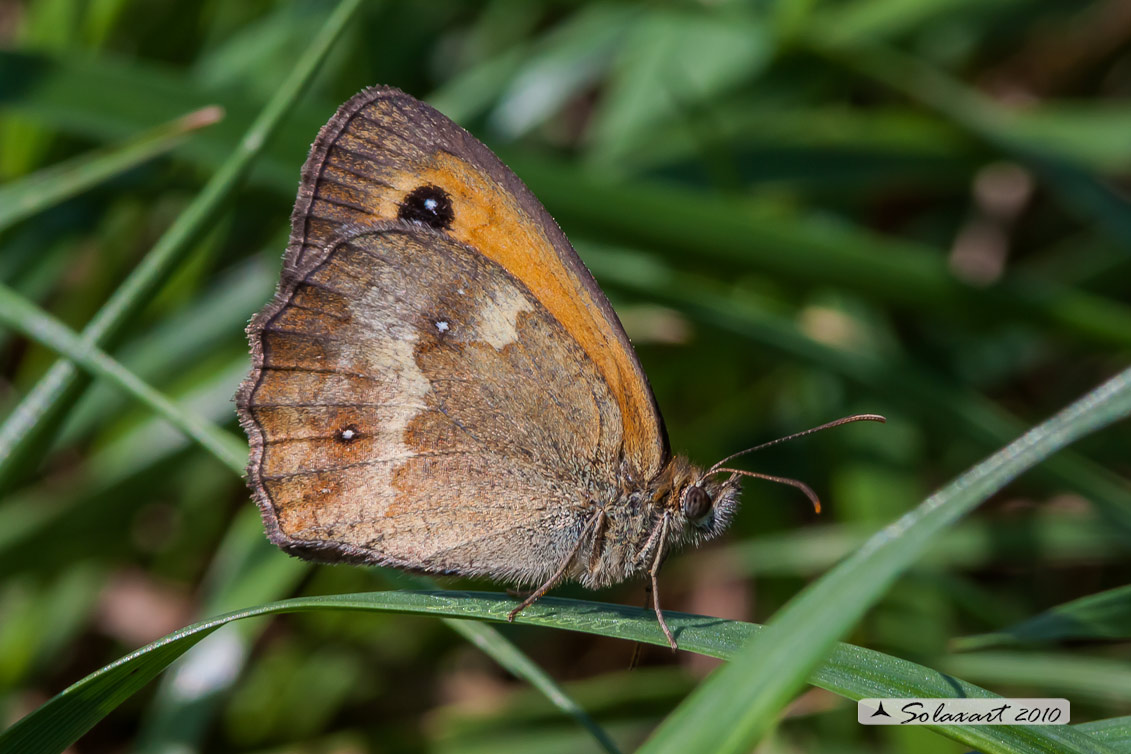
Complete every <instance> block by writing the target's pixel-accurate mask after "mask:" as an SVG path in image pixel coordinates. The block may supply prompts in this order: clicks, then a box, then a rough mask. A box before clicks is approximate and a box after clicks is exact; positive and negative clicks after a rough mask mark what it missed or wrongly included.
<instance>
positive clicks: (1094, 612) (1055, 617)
mask: <svg viewBox="0 0 1131 754" xmlns="http://www.w3.org/2000/svg"><path fill="white" fill-rule="evenodd" d="M1065 639H1131V585H1129V586H1121V587H1116V588H1115V589H1108V590H1107V591H1104V592H1099V593H1097V594H1089V595H1088V596H1086V597H1081V598H1079V599H1075V600H1072V601H1071V602H1066V603H1064V604H1063V605H1057V606H1056V607H1054V608H1050V609H1049V610H1046V611H1045V612H1043V613H1041V614H1040V615H1035V616H1033V617H1032V618H1029V619H1028V620H1025V621H1022V622H1021V623H1018V624H1017V625H1015V626H1010V627H1009V628H1005V629H1002V630H1001V631H994V632H993V633H986V634H978V635H976V636H963V637H961V638H958V639H955V640H954V641H953V642H951V646H952V647H953V648H954V649H956V650H960V651H964V650H970V649H981V648H983V647H993V646H999V645H1006V644H1039V643H1045V642H1055V641H1064V640H1065Z"/></svg>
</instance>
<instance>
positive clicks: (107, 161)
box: [0, 107, 224, 232]
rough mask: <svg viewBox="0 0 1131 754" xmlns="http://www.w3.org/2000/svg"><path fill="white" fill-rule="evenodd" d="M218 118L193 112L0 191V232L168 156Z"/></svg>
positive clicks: (210, 111)
mask: <svg viewBox="0 0 1131 754" xmlns="http://www.w3.org/2000/svg"><path fill="white" fill-rule="evenodd" d="M223 116H224V111H223V110H221V109H220V108H218V107H208V108H204V109H201V110H197V111H196V112H193V113H189V114H188V115H185V116H184V117H181V118H177V119H176V120H175V121H173V122H172V123H168V124H165V125H163V126H158V127H157V128H154V129H152V130H150V131H147V132H146V133H143V134H141V135H140V136H137V137H135V138H133V139H130V140H128V141H126V142H124V143H122V144H117V145H115V146H112V147H107V148H104V149H97V150H95V151H93V152H90V153H88V154H83V155H80V156H78V157H75V158H73V159H70V160H67V161H66V162H64V163H62V164H59V165H54V166H52V167H49V168H45V169H43V170H40V171H39V172H37V173H35V174H33V175H29V176H27V177H25V178H22V179H20V180H18V181H14V182H12V183H9V184H6V185H4V186H0V232H3V231H4V230H6V229H7V228H9V227H11V226H12V225H14V224H16V223H18V222H19V221H21V220H24V219H26V218H28V217H31V216H32V215H34V214H36V213H37V212H42V211H43V210H45V209H47V208H48V207H52V206H54V205H56V204H58V203H60V202H62V201H64V200H66V199H69V198H71V197H72V196H75V195H77V194H80V193H82V192H83V191H86V190H87V189H89V188H93V187H94V186H97V185H99V184H100V183H102V182H104V181H107V180H109V179H110V178H113V177H114V176H116V175H119V174H121V173H124V172H125V171H127V170H129V169H130V168H133V167H136V166H138V165H140V164H142V163H143V162H146V161H148V160H151V159H153V158H154V157H157V156H158V155H161V154H164V153H165V152H168V151H169V150H171V149H173V148H174V147H176V146H177V145H178V144H180V143H181V142H182V141H184V139H185V137H186V136H188V134H190V133H192V132H193V131H195V130H197V129H200V128H204V127H206V126H210V125H212V124H213V123H216V122H217V121H219V120H220V119H221V118H222V117H223Z"/></svg>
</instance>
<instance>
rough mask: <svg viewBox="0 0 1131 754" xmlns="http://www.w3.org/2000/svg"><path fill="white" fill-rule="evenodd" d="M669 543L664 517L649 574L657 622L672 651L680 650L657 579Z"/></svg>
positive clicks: (666, 522) (666, 521) (665, 518)
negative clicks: (662, 608)
mask: <svg viewBox="0 0 1131 754" xmlns="http://www.w3.org/2000/svg"><path fill="white" fill-rule="evenodd" d="M667 543H668V517H667V516H666V515H665V516H664V522H663V523H662V524H661V525H660V538H659V544H657V545H656V557H655V558H654V559H653V560H652V568H651V569H649V571H648V572H649V574H650V575H651V576H652V609H654V610H655V611H656V620H657V621H659V623H660V628H661V629H663V631H664V636H666V637H668V644H670V645H671V647H672V651H673V652H674V651H676V650H677V649H679V646H678V645H677V644H676V642H675V637H674V636H672V630H671V629H670V628H668V622H667V621H666V620H664V611H663V610H661V609H660V584H659V582H658V581H657V577H658V576H659V574H660V566H661V565H662V564H663V562H664V546H665V545H666V544H667Z"/></svg>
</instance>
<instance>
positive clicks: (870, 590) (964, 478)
mask: <svg viewBox="0 0 1131 754" xmlns="http://www.w3.org/2000/svg"><path fill="white" fill-rule="evenodd" d="M1128 414H1131V369H1128V370H1126V371H1124V372H1123V373H1121V374H1119V375H1117V376H1116V377H1114V378H1112V379H1111V380H1109V381H1108V382H1106V383H1104V384H1103V385H1101V386H1100V387H1098V388H1096V389H1095V390H1093V391H1092V392H1091V393H1089V394H1087V395H1085V396H1084V397H1083V398H1081V399H1080V400H1078V401H1076V402H1075V403H1073V404H1072V405H1071V406H1069V407H1068V408H1066V409H1064V410H1063V411H1061V412H1060V413H1059V414H1057V415H1056V416H1054V417H1053V418H1052V419H1049V420H1048V421H1046V422H1044V423H1043V424H1041V425H1039V426H1037V427H1035V428H1033V429H1031V430H1030V431H1029V432H1027V433H1025V434H1024V435H1022V436H1021V437H1020V438H1018V439H1017V440H1016V441H1015V442H1013V443H1011V444H1010V445H1008V446H1006V447H1005V448H1003V449H1002V450H1000V451H998V452H997V453H995V454H994V455H992V456H990V457H989V458H987V459H986V460H985V461H983V462H981V463H980V464H978V465H977V466H975V467H973V468H972V469H970V470H969V471H967V472H966V473H964V474H962V475H961V476H959V477H958V478H957V479H955V480H954V481H953V482H951V483H950V484H949V485H947V486H946V487H944V488H943V489H942V490H940V491H938V492H936V493H935V494H933V495H931V496H930V497H929V498H927V499H926V500H925V501H923V503H922V504H920V505H919V506H918V507H917V508H915V509H914V510H913V511H911V512H909V513H907V514H906V515H904V516H903V517H902V518H900V519H899V520H897V521H895V522H894V523H892V524H890V525H888V526H887V527H885V528H884V529H882V530H881V531H880V532H878V533H877V534H876V535H874V536H873V537H872V538H871V539H869V540H868V541H867V542H865V543H864V546H863V547H861V548H860V549H859V550H858V551H856V552H855V553H854V554H853V555H851V556H849V557H848V558H847V559H845V560H844V561H843V562H842V563H841V564H840V565H838V566H837V567H836V568H834V569H833V570H832V571H830V572H829V573H827V574H825V575H824V576H823V577H822V578H820V579H819V580H818V581H816V582H815V583H813V584H812V585H810V586H809V587H807V588H806V589H805V590H804V591H803V592H802V593H801V594H800V595H798V596H797V597H795V598H794V599H793V600H791V601H790V603H789V604H787V605H786V606H785V607H784V608H783V609H782V610H781V611H780V612H779V613H778V614H777V615H775V616H774V618H773V619H772V620H771V622H770V624H769V625H768V626H767V630H766V631H765V632H763V633H762V634H761V635H759V636H758V637H757V638H756V639H755V640H753V641H751V642H750V644H749V645H748V646H746V647H743V649H742V651H741V652H740V653H739V654H738V655H737V656H736V657H735V659H734V660H733V661H731V662H730V663H729V664H728V665H726V666H724V667H723V668H721V669H720V670H719V671H717V672H716V673H715V674H714V675H712V676H711V677H710V678H709V679H708V680H707V681H706V682H705V683H704V684H702V685H701V686H699V688H697V689H696V690H695V691H694V692H693V693H692V694H691V696H689V697H688V698H687V700H686V701H685V702H684V703H683V704H681V705H680V706H679V707H678V708H677V709H676V710H675V711H674V712H673V713H672V714H671V715H669V716H668V718H667V719H666V720H665V721H664V723H663V724H662V725H661V726H660V728H659V729H658V730H657V731H656V733H655V735H654V736H653V737H652V738H651V739H650V740H649V741H648V742H646V743H645V745H644V747H643V748H642V749H641V751H646V752H683V751H713V752H739V751H747V750H749V749H750V748H751V746H752V745H753V744H754V742H756V741H758V740H759V739H760V738H761V737H762V736H764V735H765V733H766V732H767V731H768V730H769V729H770V728H771V727H772V726H773V724H774V722H775V721H776V719H777V716H778V714H779V713H780V712H781V710H782V708H783V707H784V706H785V705H786V703H788V701H789V700H790V698H791V697H792V696H793V695H794V693H795V692H796V691H797V689H798V688H800V687H801V685H802V684H804V682H805V678H806V677H807V676H808V675H809V673H810V671H811V669H812V668H813V667H815V666H816V665H817V664H818V663H819V662H820V661H821V659H822V658H823V657H824V656H825V654H826V653H827V652H828V650H829V649H830V648H831V647H832V645H833V644H834V643H835V641H836V639H837V638H838V637H839V636H841V635H842V634H843V633H845V632H847V631H848V630H849V629H850V628H851V627H852V626H853V625H854V624H855V623H856V621H857V620H858V619H859V618H860V616H861V615H863V614H864V612H865V611H867V609H868V608H869V607H870V606H871V605H872V604H873V603H874V602H875V601H876V600H877V599H879V598H880V596H882V595H883V593H884V592H885V591H886V589H887V587H888V586H889V585H890V584H891V583H892V582H893V581H894V580H895V579H896V577H897V576H898V575H899V574H900V573H901V572H903V571H904V570H905V569H906V568H907V567H908V566H909V565H911V564H912V563H913V562H914V561H915V559H916V558H917V557H918V556H919V554H920V553H921V552H922V551H923V550H924V549H925V548H926V546H927V545H928V544H930V542H931V541H932V540H933V539H935V538H936V536H937V535H938V534H939V533H940V532H942V531H944V530H945V529H946V528H947V527H949V526H950V525H951V524H953V523H954V522H955V521H957V520H958V519H959V518H960V517H961V516H963V515H964V514H966V513H968V512H969V511H971V510H973V509H974V508H975V507H976V506H977V505H978V504H979V503H981V502H982V501H984V500H985V499H986V498H988V497H989V496H990V495H992V494H993V493H995V492H997V491H998V490H1000V489H1001V488H1002V487H1003V486H1004V485H1005V484H1007V483H1008V482H1009V481H1010V480H1012V479H1013V478H1014V477H1016V476H1017V475H1018V474H1020V473H1021V472H1023V471H1025V470H1026V469H1028V468H1030V467H1031V466H1034V465H1036V464H1037V463H1039V462H1040V461H1042V460H1044V459H1045V458H1046V457H1048V456H1050V455H1052V454H1053V453H1054V452H1056V451H1057V450H1059V449H1060V448H1062V447H1064V446H1065V445H1067V444H1068V443H1070V442H1072V441H1073V440H1075V439H1077V438H1079V437H1081V436H1083V435H1085V434H1088V433H1089V432H1093V431H1095V430H1097V429H1099V428H1101V427H1104V426H1106V425H1108V424H1110V423H1112V422H1114V421H1116V420H1118V419H1120V418H1123V417H1125V416H1127V415H1128ZM680 638H681V637H679V635H678V634H677V639H680ZM708 718H709V719H711V721H712V724H711V725H709V726H704V725H702V721H703V720H704V719H708ZM1065 751H1067V749H1065Z"/></svg>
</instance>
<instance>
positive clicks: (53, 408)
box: [0, 0, 361, 488]
mask: <svg viewBox="0 0 1131 754" xmlns="http://www.w3.org/2000/svg"><path fill="white" fill-rule="evenodd" d="M360 5H361V2H360V0H342V2H341V3H339V4H338V6H337V8H336V9H335V10H334V11H333V13H331V14H330V17H329V19H328V20H327V21H326V23H325V25H324V26H323V27H322V29H321V30H320V31H319V32H318V34H317V35H315V37H314V39H313V41H312V42H311V43H310V46H309V47H308V48H307V49H306V50H305V51H304V52H303V54H302V56H301V57H300V58H299V60H298V62H297V64H296V65H295V68H294V70H293V71H292V72H291V74H290V75H289V76H288V78H287V80H286V81H285V82H284V83H283V84H282V85H281V86H280V87H279V90H278V91H277V92H276V94H275V96H274V97H273V98H272V99H271V101H270V102H268V103H267V105H266V107H264V108H263V111H262V112H261V113H260V114H259V117H257V118H256V120H255V122H254V123H252V125H251V127H250V128H249V129H248V131H247V133H246V134H244V136H243V139H242V140H241V141H240V143H239V145H238V146H237V147H236V149H235V151H234V152H233V153H232V155H231V156H230V157H229V158H228V159H227V160H226V161H225V162H224V164H223V165H221V166H220V169H219V170H218V171H217V172H216V173H215V174H214V175H213V176H212V178H211V179H210V180H209V181H208V183H207V184H206V185H205V187H204V188H203V189H202V190H201V192H200V193H199V194H198V195H197V196H196V198H195V199H194V200H193V201H192V203H191V204H190V205H189V206H188V207H187V208H186V209H185V211H184V212H183V213H181V215H180V216H179V217H178V218H177V219H176V221H175V222H174V223H173V224H172V225H171V226H170V227H169V229H168V230H167V231H166V232H165V233H164V235H162V236H161V238H160V239H159V240H158V241H157V243H156V244H155V245H154V247H153V249H152V250H151V251H150V252H149V253H148V254H147V255H146V256H145V258H144V259H143V260H142V261H141V263H140V264H139V265H138V266H137V267H136V268H135V269H134V270H133V272H132V273H131V274H130V276H129V277H128V278H127V279H126V280H125V281H124V282H123V283H122V285H121V286H119V287H118V289H117V290H116V291H115V292H114V294H113V295H112V296H111V297H110V299H109V300H108V301H107V302H106V304H105V305H104V306H103V307H102V308H101V309H100V310H99V311H98V313H97V314H96V315H95V316H94V318H93V319H91V321H90V323H89V324H88V325H87V326H86V328H85V329H84V330H83V334H82V338H83V341H84V342H86V343H88V344H90V345H106V344H109V343H112V342H113V341H114V339H115V336H116V335H117V333H118V332H119V331H120V330H121V328H122V327H123V325H125V324H126V322H128V321H129V319H130V317H131V316H133V315H134V314H135V313H136V312H138V311H139V310H140V309H141V307H142V306H143V305H144V304H145V303H146V302H147V301H148V300H149V299H150V297H151V296H152V295H153V293H154V292H155V291H156V290H157V288H158V286H159V285H160V284H161V283H162V282H163V281H164V280H165V279H166V278H167V276H168V275H169V273H170V272H171V271H172V270H173V269H174V268H175V267H176V265H177V263H178V262H179V261H180V260H181V259H182V258H183V257H184V255H185V254H186V253H187V252H188V251H189V250H190V249H191V248H192V244H193V242H194V241H195V240H196V239H197V238H198V237H199V236H200V235H201V234H202V233H204V232H205V231H207V230H208V227H209V224H210V222H211V221H212V219H213V218H214V217H215V216H216V215H217V214H218V213H220V212H221V211H223V210H224V208H225V206H226V205H227V200H228V198H229V197H230V196H231V195H232V193H233V192H234V191H235V189H236V188H237V187H238V186H239V184H240V182H241V180H242V179H243V177H244V176H245V174H246V173H247V171H248V169H249V168H250V167H251V165H252V163H253V162H254V161H255V158H256V157H257V156H258V155H259V153H260V152H261V151H262V149H263V145H264V143H265V142H266V141H267V140H268V139H269V138H270V137H271V135H272V134H273V133H274V131H275V129H276V127H277V126H278V124H279V122H280V121H281V120H282V119H283V117H284V116H285V115H286V114H287V112H288V111H289V110H290V108H291V107H292V106H293V105H294V103H295V102H296V101H297V100H298V98H299V96H300V95H301V94H302V92H303V91H304V90H305V89H306V87H307V85H308V84H309V83H310V81H311V79H312V78H313V77H314V74H315V72H316V71H317V70H318V67H319V65H320V64H321V62H322V60H323V59H324V58H325V57H326V55H327V54H328V53H329V52H330V50H331V49H332V48H333V46H334V42H335V40H337V38H338V36H339V35H340V34H341V33H342V32H343V31H344V30H345V29H346V28H347V26H348V22H349V20H350V18H351V17H352V16H353V14H354V13H355V12H356V11H357V9H358V7H359V6H360ZM79 374H80V373H79V372H78V370H77V369H76V368H75V365H74V364H73V363H72V362H68V361H65V360H64V361H59V362H56V363H55V364H54V365H53V366H52V367H51V369H50V370H49V371H48V373H47V374H46V375H45V376H44V377H43V378H42V379H41V380H40V381H39V382H38V383H37V384H36V385H35V387H34V388H33V389H32V390H31V392H30V393H28V395H27V396H26V397H25V398H24V400H23V401H21V402H20V404H19V405H18V406H17V407H16V408H15V409H14V410H13V411H12V413H11V414H10V415H9V416H8V418H7V419H6V420H5V421H4V423H3V425H0V488H3V487H4V486H5V485H7V484H9V483H10V482H11V481H12V478H13V476H14V474H15V473H16V472H17V470H20V469H27V468H29V467H31V468H33V467H35V466H37V465H38V464H37V454H38V453H39V451H40V450H41V449H42V448H43V447H44V445H45V440H46V439H47V438H49V437H50V434H51V432H52V431H53V427H55V426H57V424H58V420H59V417H60V416H61V414H62V413H63V412H64V411H65V410H66V409H67V408H68V407H69V406H70V404H71V403H72V402H73V400H74V398H75V397H76V396H77V395H78V394H79V393H80V392H81V390H82V388H83V387H84V385H85V381H84V380H81V379H79Z"/></svg>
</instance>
